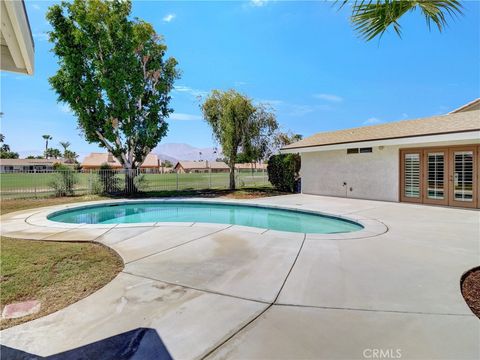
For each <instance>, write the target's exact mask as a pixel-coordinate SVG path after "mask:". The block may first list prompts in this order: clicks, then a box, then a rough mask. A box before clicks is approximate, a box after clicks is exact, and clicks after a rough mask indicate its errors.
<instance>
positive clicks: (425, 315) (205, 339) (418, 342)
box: [0, 195, 480, 359]
mask: <svg viewBox="0 0 480 360" xmlns="http://www.w3.org/2000/svg"><path fill="white" fill-rule="evenodd" d="M206 201H207V200H206ZM215 201H219V200H218V199H216V200H215ZM241 202H243V203H251V204H264V205H272V206H284V207H288V208H299V209H304V210H315V211H320V212H325V213H329V214H334V215H341V216H344V217H347V218H351V219H356V220H359V221H361V222H362V224H364V226H365V229H364V230H362V231H359V232H357V233H350V234H348V235H340V234H331V235H310V234H301V233H286V232H279V231H265V229H257V228H248V227H242V226H236V225H234V226H231V225H228V224H226V225H219V224H199V223H168V224H167V223H149V224H132V225H127V224H123V225H116V226H115V225H73V224H71V225H68V224H61V223H52V222H50V221H48V220H46V214H48V213H50V212H52V211H54V210H57V209H64V208H66V207H73V206H79V205H80V204H74V205H73V204H72V205H68V206H65V205H62V206H55V207H50V208H42V209H32V210H26V211H20V212H16V213H11V214H7V215H4V216H2V217H1V221H2V229H1V233H2V235H5V236H9V237H14V238H15V237H16V238H26V239H32V240H62V241H79V240H80V241H97V242H100V243H103V244H105V245H107V246H109V247H111V248H113V249H114V250H115V251H117V252H118V253H119V254H120V256H121V257H122V258H123V260H124V262H125V268H124V270H123V271H122V272H121V273H120V274H119V275H118V276H117V277H116V278H115V279H114V280H113V281H112V282H110V283H109V284H108V285H106V286H105V287H104V288H102V289H100V290H99V291H97V292H96V293H94V294H92V295H91V296H89V297H87V298H85V299H83V300H81V301H79V302H77V303H75V304H73V305H70V306H68V307H67V308H65V309H63V310H60V311H58V312H56V313H53V314H51V315H48V316H46V317H43V318H40V319H37V320H34V321H31V322H28V323H25V324H22V325H19V326H15V327H13V328H10V329H7V330H4V331H2V332H0V339H1V343H2V344H3V345H6V346H8V347H11V348H15V349H19V350H22V351H25V352H28V353H31V354H36V355H40V356H48V355H52V354H58V353H60V352H64V351H67V350H70V349H75V348H78V347H80V346H83V345H87V344H90V343H92V342H95V341H99V340H102V339H105V338H108V337H111V336H113V335H117V334H120V333H123V332H126V331H129V330H132V329H137V328H151V329H154V330H156V331H157V333H158V335H159V337H160V338H161V339H162V341H163V343H164V344H165V346H166V347H167V349H168V351H169V353H170V355H171V356H172V357H173V358H175V359H199V358H205V357H206V358H209V359H224V358H228V359H278V358H284V359H294V358H295V359H299V358H302V359H313V358H315V359H363V358H373V357H372V356H373V350H375V349H377V350H382V351H383V352H387V351H388V354H390V356H389V358H394V355H396V354H398V353H400V354H401V357H402V358H404V359H478V358H480V347H479V338H480V320H479V319H478V318H476V317H475V316H474V315H473V314H472V312H471V311H470V309H469V308H468V307H467V305H466V304H465V302H464V300H463V298H462V295H461V293H460V278H461V276H462V274H463V273H464V272H465V271H466V270H468V269H470V268H472V267H474V266H478V265H479V258H480V248H479V247H480V245H479V244H480V240H479V239H480V213H479V212H478V211H476V210H463V209H455V208H444V207H432V206H422V205H412V204H404V203H388V202H378V201H367V200H354V199H344V198H332V197H322V196H310V195H289V196H279V197H271V198H263V199H255V200H243V201H241ZM397 358H398V356H397Z"/></svg>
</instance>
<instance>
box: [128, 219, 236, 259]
mask: <svg viewBox="0 0 480 360" xmlns="http://www.w3.org/2000/svg"><path fill="white" fill-rule="evenodd" d="M232 226H233V225H230V226H227V227H225V228H223V229H220V230H215V231H213V232H211V233H208V234H205V235H202V236H199V237H197V238H194V239H191V240H188V241H185V242H183V243H181V244H178V245H175V246H172V247H169V248H167V249H163V250H160V251H156V252H154V253H151V254H148V255H145V256H142V257H140V258H138V259H135V260H131V261H127V262H125V265H127V264H131V263H134V262H135V261H139V260H143V259H146V258H148V257H150V256H154V255H158V254H160V253H162V252H165V251H168V250H172V249H175V248H177V247H180V246H182V245H186V244H189V243H191V242H193V241H197V240H200V239H203V238H205V237H207V236H211V235H214V234H218V233H219V232H221V231H224V230H227V229H229V228H231V227H232ZM152 230H153V229H152ZM149 231H151V230H147V231H145V233H148V232H149ZM145 233H143V234H142V235H144V234H145ZM132 237H135V236H132ZM132 237H130V238H128V239H125V240H122V241H119V242H118V243H121V242H123V241H126V240H129V239H131V238H132Z"/></svg>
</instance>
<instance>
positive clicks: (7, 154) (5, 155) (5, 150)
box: [0, 134, 19, 159]
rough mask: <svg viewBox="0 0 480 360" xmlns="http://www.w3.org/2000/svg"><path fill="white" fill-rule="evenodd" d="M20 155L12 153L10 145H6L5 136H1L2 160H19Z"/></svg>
mask: <svg viewBox="0 0 480 360" xmlns="http://www.w3.org/2000/svg"><path fill="white" fill-rule="evenodd" d="M18 158H19V155H18V153H16V152H14V151H10V145H8V144H5V135H3V134H0V159H18Z"/></svg>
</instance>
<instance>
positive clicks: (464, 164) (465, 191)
mask: <svg viewBox="0 0 480 360" xmlns="http://www.w3.org/2000/svg"><path fill="white" fill-rule="evenodd" d="M453 170H454V172H453V182H454V188H453V196H454V199H455V200H457V201H469V202H471V201H473V151H455V152H454V156H453Z"/></svg>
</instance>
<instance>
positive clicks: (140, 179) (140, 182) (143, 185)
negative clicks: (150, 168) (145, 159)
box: [133, 174, 148, 191]
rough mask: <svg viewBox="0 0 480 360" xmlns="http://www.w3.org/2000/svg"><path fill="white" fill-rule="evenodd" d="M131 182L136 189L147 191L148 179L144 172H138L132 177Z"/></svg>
mask: <svg viewBox="0 0 480 360" xmlns="http://www.w3.org/2000/svg"><path fill="white" fill-rule="evenodd" d="M133 184H134V186H135V188H136V190H137V191H147V190H148V180H147V178H146V176H145V174H139V175H137V176H135V178H134V179H133Z"/></svg>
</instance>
